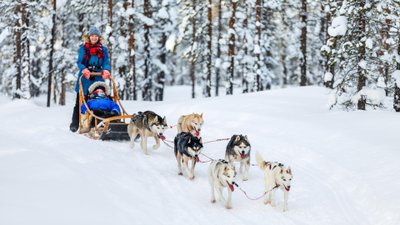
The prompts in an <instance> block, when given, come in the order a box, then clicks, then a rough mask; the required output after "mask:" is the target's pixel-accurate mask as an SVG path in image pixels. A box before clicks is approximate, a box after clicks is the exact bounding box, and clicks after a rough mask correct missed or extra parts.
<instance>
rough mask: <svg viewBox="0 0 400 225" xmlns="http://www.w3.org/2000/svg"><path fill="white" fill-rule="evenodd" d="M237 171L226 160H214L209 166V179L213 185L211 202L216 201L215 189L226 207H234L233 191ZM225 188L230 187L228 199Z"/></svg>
mask: <svg viewBox="0 0 400 225" xmlns="http://www.w3.org/2000/svg"><path fill="white" fill-rule="evenodd" d="M235 176H236V172H235V170H234V169H233V167H232V165H231V164H229V163H228V162H227V161H225V160H222V159H220V160H214V161H212V162H211V164H210V167H209V168H208V179H209V182H210V185H211V202H212V203H215V190H217V193H218V195H219V198H220V199H221V201H222V204H224V206H225V208H227V209H231V208H232V192H233V190H234V187H233V185H234V179H235ZM224 188H228V199H227V200H225V198H224V195H223V193H222V191H223V189H224Z"/></svg>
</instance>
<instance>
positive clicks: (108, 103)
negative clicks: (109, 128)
mask: <svg viewBox="0 0 400 225" xmlns="http://www.w3.org/2000/svg"><path fill="white" fill-rule="evenodd" d="M86 103H87V105H88V107H89V109H91V110H94V109H99V110H103V111H107V112H112V111H117V112H118V115H119V114H121V110H120V108H119V106H118V104H117V103H115V102H113V101H112V100H110V99H92V100H89V101H87V102H86ZM81 112H82V114H85V113H86V106H85V104H82V106H81Z"/></svg>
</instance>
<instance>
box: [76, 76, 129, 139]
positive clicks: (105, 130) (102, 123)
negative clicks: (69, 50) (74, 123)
mask: <svg viewBox="0 0 400 225" xmlns="http://www.w3.org/2000/svg"><path fill="white" fill-rule="evenodd" d="M90 75H91V76H101V73H94V72H92V73H91V74H90ZM82 77H83V75H82V76H81V77H80V78H79V133H80V134H85V135H86V136H88V137H90V138H93V139H96V140H98V139H100V140H115V141H128V140H130V138H129V134H128V130H127V128H128V124H129V120H128V119H130V118H131V117H132V115H129V114H128V113H127V112H126V111H125V108H124V107H123V106H122V104H121V101H120V99H119V96H118V91H117V86H116V85H115V81H114V79H113V78H112V77H110V78H109V80H110V81H111V87H110V88H111V90H110V91H111V100H113V101H114V102H115V103H117V104H118V106H119V108H120V109H121V115H118V116H113V117H108V118H102V117H99V116H97V115H95V114H94V112H93V111H92V110H90V109H89V107H88V105H87V103H86V101H87V97H86V96H85V94H84V92H83V88H82ZM82 104H84V105H85V107H86V113H85V114H84V115H82V113H81V107H82ZM92 120H94V126H92V125H93V124H92V122H91V121H92Z"/></svg>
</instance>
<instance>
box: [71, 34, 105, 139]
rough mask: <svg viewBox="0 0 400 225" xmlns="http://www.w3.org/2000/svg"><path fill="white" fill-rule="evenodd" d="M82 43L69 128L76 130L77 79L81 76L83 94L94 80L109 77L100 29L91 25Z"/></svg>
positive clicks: (77, 117) (77, 109)
mask: <svg viewBox="0 0 400 225" xmlns="http://www.w3.org/2000/svg"><path fill="white" fill-rule="evenodd" d="M83 40H84V42H85V43H84V44H83V45H81V46H80V47H79V52H78V61H77V64H78V68H79V75H78V80H77V81H76V86H75V91H76V93H77V96H76V102H75V107H74V111H73V113H72V122H71V124H70V126H69V129H70V130H71V131H72V132H76V131H77V130H78V129H79V79H80V77H81V75H83V76H84V77H83V78H82V88H83V92H84V95H85V96H86V95H87V94H88V88H89V86H90V85H92V84H93V83H94V82H96V81H104V80H105V79H108V78H110V69H111V66H110V59H109V57H108V49H107V47H106V46H103V45H102V44H101V40H102V38H101V34H100V30H99V29H98V28H97V27H95V26H92V27H91V28H90V29H89V32H88V34H87V35H85V36H84V37H83ZM90 72H101V75H102V76H90Z"/></svg>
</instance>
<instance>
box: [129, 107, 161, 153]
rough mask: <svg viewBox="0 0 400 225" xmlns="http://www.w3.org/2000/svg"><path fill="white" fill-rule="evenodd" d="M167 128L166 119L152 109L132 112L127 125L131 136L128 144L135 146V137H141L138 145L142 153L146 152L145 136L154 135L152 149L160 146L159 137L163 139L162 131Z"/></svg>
mask: <svg viewBox="0 0 400 225" xmlns="http://www.w3.org/2000/svg"><path fill="white" fill-rule="evenodd" d="M167 128H168V125H167V120H166V119H165V117H161V116H159V115H157V114H156V113H154V112H152V111H145V112H138V113H137V114H133V115H132V118H131V122H130V123H129V125H128V134H129V137H130V138H131V142H130V146H131V147H132V148H133V147H134V146H135V139H136V138H138V137H139V136H140V137H141V143H140V146H141V148H142V150H143V153H144V154H146V155H147V154H148V153H147V138H148V137H154V139H155V141H156V144H154V145H153V149H158V148H159V147H160V139H161V140H164V139H165V137H164V135H163V133H164V131H165V130H166V129H167Z"/></svg>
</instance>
